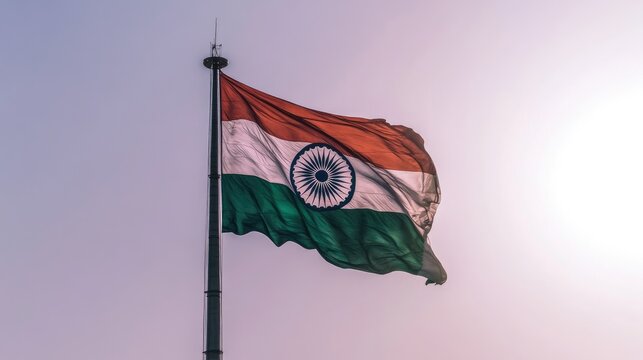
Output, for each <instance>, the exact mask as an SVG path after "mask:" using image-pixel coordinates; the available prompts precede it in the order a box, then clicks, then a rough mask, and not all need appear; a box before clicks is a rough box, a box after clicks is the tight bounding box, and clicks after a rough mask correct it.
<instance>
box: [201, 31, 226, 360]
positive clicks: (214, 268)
mask: <svg viewBox="0 0 643 360" xmlns="http://www.w3.org/2000/svg"><path fill="white" fill-rule="evenodd" d="M210 55H211V56H210V57H208V58H205V59H204V60H203V65H204V66H205V67H207V68H208V69H210V70H211V72H212V78H211V79H212V80H211V90H210V92H211V95H212V98H211V100H210V168H209V175H208V176H209V181H208V241H207V243H206V254H207V255H206V256H207V257H206V270H205V311H204V312H205V314H204V320H203V321H204V330H203V332H204V333H203V338H204V346H203V347H204V349H203V355H204V359H205V360H221V359H222V357H223V351H222V349H221V332H222V331H221V330H222V326H221V261H220V255H221V196H220V195H221V97H220V86H219V85H220V82H219V74H220V70H221V69H223V68H224V67H226V66H227V65H228V60H227V59H225V58H223V57H220V56H218V55H219V54H218V49H217V44H216V40H215V43H214V44H213V45H212V53H211V54H210Z"/></svg>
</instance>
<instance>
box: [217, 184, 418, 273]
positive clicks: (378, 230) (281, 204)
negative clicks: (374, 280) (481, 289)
mask: <svg viewBox="0 0 643 360" xmlns="http://www.w3.org/2000/svg"><path fill="white" fill-rule="evenodd" d="M222 194H223V199H222V201H223V214H222V217H223V224H222V225H223V231H224V232H232V233H235V234H237V235H243V234H247V233H249V232H251V231H258V232H260V233H263V234H265V235H266V236H268V237H269V238H270V239H271V240H272V242H274V243H275V245H277V246H281V245H282V244H284V243H285V242H286V241H293V242H296V243H297V244H299V245H301V246H303V247H304V248H307V249H317V251H318V252H319V254H321V256H322V257H323V258H324V259H326V260H327V261H328V262H330V263H331V264H334V265H337V266H339V267H342V268H350V269H359V270H364V271H368V272H373V273H378V274H384V273H388V272H391V271H397V270H400V271H406V272H409V273H411V274H417V273H418V271H419V270H420V267H421V265H422V254H423V248H424V239H423V238H422V237H421V236H420V234H419V233H418V231H417V230H416V229H415V227H414V226H413V223H412V222H411V220H410V218H409V217H408V216H406V215H404V214H401V213H394V212H378V211H373V210H369V209H339V210H331V211H321V212H319V211H315V210H312V209H310V208H308V207H306V206H305V205H304V204H303V202H302V201H300V200H299V199H298V198H296V197H295V195H294V194H293V192H292V191H291V190H290V188H289V187H287V186H285V185H280V184H273V183H269V182H267V181H265V180H263V179H260V178H258V177H255V176H248V175H228V174H227V175H223V178H222Z"/></svg>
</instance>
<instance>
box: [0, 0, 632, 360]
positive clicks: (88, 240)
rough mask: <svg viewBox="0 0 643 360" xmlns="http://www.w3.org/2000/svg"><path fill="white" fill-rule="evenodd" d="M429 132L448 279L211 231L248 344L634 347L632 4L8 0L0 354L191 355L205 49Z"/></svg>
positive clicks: (387, 349) (252, 353)
mask: <svg viewBox="0 0 643 360" xmlns="http://www.w3.org/2000/svg"><path fill="white" fill-rule="evenodd" d="M215 16H218V17H219V26H220V34H219V36H220V40H221V41H222V42H223V45H224V47H223V55H224V56H226V57H227V58H228V59H229V60H230V66H229V67H228V68H226V70H225V71H226V73H227V74H229V75H231V76H233V77H235V78H237V79H238V80H240V81H242V82H245V83H247V84H249V85H251V86H254V87H256V88H258V89H261V90H264V91H267V92H269V93H271V94H274V95H276V96H279V97H282V98H285V99H288V100H291V101H294V102H296V103H299V104H302V105H305V106H308V107H312V108H316V109H320V110H323V111H327V112H333V113H338V114H342V115H353V116H363V117H373V118H375V117H377V118H386V119H388V120H389V121H390V122H391V123H394V124H402V125H406V126H409V127H412V128H414V129H415V130H416V131H417V132H419V133H420V134H421V135H422V136H423V137H424V139H425V140H426V144H427V149H428V150H429V153H430V154H431V156H432V157H433V159H434V161H435V163H436V166H437V169H438V174H439V177H440V182H441V185H442V191H443V202H442V204H441V206H440V207H439V208H438V213H437V216H436V220H435V224H434V227H433V230H432V232H431V239H432V244H433V248H434V250H435V252H436V254H437V255H438V257H439V258H440V259H441V260H442V262H443V264H444V266H445V268H446V269H447V272H448V273H449V280H448V281H447V283H446V284H445V285H443V286H428V287H426V286H424V284H423V280H422V278H420V277H416V276H412V275H409V274H405V273H393V274H389V275H384V276H380V275H373V274H367V273H362V272H358V271H352V270H342V269H339V268H335V267H333V266H331V265H330V264H327V263H326V262H324V261H323V260H322V259H321V258H320V257H319V256H318V255H317V254H316V253H315V252H313V251H306V250H304V249H302V248H300V247H298V246H297V245H294V244H288V245H285V246H283V247H281V248H276V247H274V246H273V245H272V244H271V243H270V241H269V240H268V239H267V238H265V237H263V236H261V235H256V234H253V235H248V236H244V237H236V236H232V235H226V236H225V238H224V243H223V250H224V253H223V256H224V305H223V310H224V351H225V359H226V360H246V359H270V360H284V359H297V360H299V359H310V360H322V359H323V360H327V359H350V360H366V359H368V360H371V359H405V360H425V359H456V360H459V359H467V360H468V359H485V360H486V359H489V360H491V359H494V360H495V359H527V360H535V359H585V360H589V359H640V358H641V354H643V341H642V339H643V245H642V243H643V233H642V231H641V226H640V224H641V218H642V217H643V212H642V209H641V206H640V204H641V203H642V202H643V194H642V191H641V184H642V183H643V174H642V170H641V157H642V156H643V146H642V145H641V135H642V134H643V126H642V125H641V124H642V121H643V65H642V64H643V21H642V19H643V2H641V1H640V0H632V1H624V0H611V1H593V0H557V1H548V0H545V1H542V0H540V1H512V0H492V1H475V0H466V1H465V0H462V1H457V0H456V1H420V0H415V1H406V0H399V1H373V0H370V1H366V0H324V1H319V0H315V1H313V0H297V1H295V0H274V1H265V0H264V1H259V0H254V1H251V0H234V1H232V0H230V1H217V2H213V1H174V2H170V1H159V0H155V1H151V0H127V1H125V0H113V1H87V0H82V1H81V0H75V1H74V0H61V1H17V0H3V1H2V2H0V165H1V166H2V169H1V170H0V359H7V360H8V359H11V360H35V359H44V358H46V359H48V360H81V359H82V360H85V359H90V360H130V359H131V360H140V359H155V360H166V359H167V360H170V359H200V352H201V346H202V338H201V336H202V333H201V331H202V328H201V327H202V320H201V319H202V305H203V299H202V291H203V247H204V240H205V228H206V224H205V209H206V179H207V176H206V175H207V174H206V173H207V139H208V101H209V74H208V71H207V70H206V69H205V68H203V66H202V65H201V61H202V59H203V58H204V57H205V56H207V55H208V48H209V43H210V41H211V38H212V35H213V27H214V26H213V24H214V17H215Z"/></svg>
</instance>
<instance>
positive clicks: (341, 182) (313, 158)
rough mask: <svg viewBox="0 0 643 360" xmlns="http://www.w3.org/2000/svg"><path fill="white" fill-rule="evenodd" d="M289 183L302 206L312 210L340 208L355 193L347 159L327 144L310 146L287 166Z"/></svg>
mask: <svg viewBox="0 0 643 360" xmlns="http://www.w3.org/2000/svg"><path fill="white" fill-rule="evenodd" d="M290 183H291V184H292V187H293V190H294V191H295V192H296V193H297V195H298V196H299V198H300V199H301V200H302V201H303V202H304V204H306V206H308V207H310V208H312V209H315V210H334V209H339V208H341V207H343V206H344V205H346V204H348V202H349V201H350V200H351V198H352V197H353V193H354V192H355V170H354V169H353V166H352V165H351V163H350V162H349V161H348V159H347V158H346V157H345V156H344V155H343V154H342V153H340V152H339V151H337V150H335V149H334V148H333V147H332V146H330V145H327V144H310V145H307V146H305V147H304V148H303V149H301V150H300V151H299V153H297V155H296V156H295V158H294V159H293V161H292V164H291V165H290Z"/></svg>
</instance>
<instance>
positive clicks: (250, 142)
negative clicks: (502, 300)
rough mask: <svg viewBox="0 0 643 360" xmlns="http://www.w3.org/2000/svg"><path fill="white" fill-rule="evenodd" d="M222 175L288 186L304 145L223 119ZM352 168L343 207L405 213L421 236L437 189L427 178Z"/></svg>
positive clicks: (250, 124)
mask: <svg viewBox="0 0 643 360" xmlns="http://www.w3.org/2000/svg"><path fill="white" fill-rule="evenodd" d="M221 130H222V139H223V154H222V155H223V159H222V162H223V173H224V174H241V175H252V176H256V177H259V178H262V179H264V180H266V181H268V182H271V183H275V184H282V185H286V186H288V187H289V188H290V189H291V190H292V186H291V184H290V175H289V173H290V165H291V163H292V161H293V159H294V158H295V156H296V155H297V153H298V152H299V151H300V150H301V149H302V148H303V147H304V146H306V145H308V144H309V143H306V142H295V141H287V140H282V139H279V138H277V137H274V136H272V135H270V134H268V133H266V132H264V131H263V129H261V128H260V127H259V125H258V124H257V123H255V122H254V121H249V120H233V121H223V126H222V129H221ZM347 158H348V160H349V161H350V163H351V164H352V165H353V168H354V169H355V175H356V182H355V194H354V195H353V198H352V199H351V201H350V202H349V203H348V204H346V205H345V206H344V207H343V208H344V209H372V210H376V211H390V212H400V213H405V214H407V215H409V217H410V218H411V219H412V220H413V222H414V223H415V225H416V227H418V230H419V231H420V234H425V233H426V232H427V231H428V229H429V228H430V226H431V223H432V222H433V215H434V214H435V209H436V207H437V203H438V201H439V188H438V186H437V183H436V181H435V177H434V176H433V175H431V174H426V173H422V172H413V171H400V170H386V169H381V168H378V167H375V166H372V165H369V164H367V163H364V162H362V161H361V160H358V159H356V158H354V157H347Z"/></svg>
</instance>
